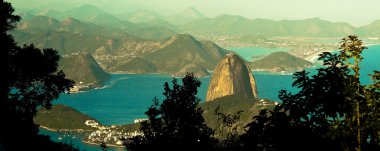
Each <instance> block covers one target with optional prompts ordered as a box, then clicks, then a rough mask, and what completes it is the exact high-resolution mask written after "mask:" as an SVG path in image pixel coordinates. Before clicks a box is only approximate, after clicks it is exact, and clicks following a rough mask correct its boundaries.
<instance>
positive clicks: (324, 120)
mask: <svg viewBox="0 0 380 151" xmlns="http://www.w3.org/2000/svg"><path fill="white" fill-rule="evenodd" d="M365 49H366V47H364V46H362V41H361V40H359V39H358V38H357V37H356V36H348V37H346V38H343V39H342V41H341V47H340V50H341V51H340V52H339V53H338V54H332V53H329V52H324V53H322V54H321V55H320V58H319V60H322V61H323V65H324V67H322V68H319V69H317V71H318V72H317V74H316V75H312V76H309V73H308V72H306V71H301V72H297V73H295V74H294V79H296V80H295V81H294V83H293V86H294V87H297V88H298V89H299V92H297V93H296V94H291V93H288V92H287V91H285V90H282V91H280V94H279V98H280V99H281V100H282V102H283V103H282V104H281V105H279V106H277V107H276V108H275V109H274V110H273V111H270V112H269V113H268V112H266V113H262V114H260V115H259V116H257V117H255V119H254V121H253V122H252V123H251V124H250V125H249V126H248V127H249V130H248V132H247V134H246V135H245V136H244V137H245V138H252V139H251V140H255V138H256V139H257V138H259V139H258V140H255V142H252V141H250V140H249V139H243V140H245V141H243V142H242V143H243V144H244V145H246V146H249V145H250V143H251V144H252V143H253V144H256V145H254V146H253V147H254V148H256V149H257V147H263V146H264V147H263V148H261V149H257V150H268V149H269V150H271V149H270V148H273V147H276V148H277V149H275V150H279V149H281V150H357V151H360V150H362V149H363V150H379V149H380V144H379V143H380V142H379V132H380V130H379V129H380V122H379V116H380V115H379V107H380V106H379V104H380V95H379V91H380V89H379V88H380V87H379V80H380V79H379V77H380V74H379V72H377V71H375V73H374V75H372V78H373V80H374V84H371V85H368V86H366V85H362V84H361V83H360V79H359V73H360V68H359V64H360V62H361V60H362V59H363V58H362V56H361V53H362V51H363V50H365ZM267 114H270V116H267ZM279 115H280V116H279ZM275 129H282V130H281V131H274V132H275V133H273V131H272V130H275ZM305 134H306V135H305ZM295 136H296V137H295ZM277 138H282V139H281V140H277ZM299 138H302V139H303V140H308V142H303V140H302V139H301V140H300V139H299ZM262 140H264V142H262ZM284 141H287V142H288V143H287V145H285V146H283V145H282V144H281V142H284ZM310 142H311V143H310ZM299 144H307V145H306V146H308V148H302V147H300V145H299ZM302 146H303V145H302ZM324 147H325V148H324Z"/></svg>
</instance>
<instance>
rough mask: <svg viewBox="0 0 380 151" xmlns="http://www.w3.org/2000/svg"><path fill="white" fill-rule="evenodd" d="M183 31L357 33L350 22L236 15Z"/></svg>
mask: <svg viewBox="0 0 380 151" xmlns="http://www.w3.org/2000/svg"><path fill="white" fill-rule="evenodd" d="M181 28H182V29H183V30H184V31H188V32H190V33H197V34H201V33H202V34H218V35H246V34H253V35H263V36H312V37H325V36H333V37H336V36H338V37H342V36H346V35H348V34H352V33H354V32H355V27H353V26H351V25H349V24H347V23H332V22H329V21H325V20H321V19H319V18H311V19H305V20H282V21H273V20H268V19H254V20H251V19H247V18H244V17H241V16H233V15H221V16H218V17H215V18H211V19H209V18H205V19H198V20H195V21H191V22H189V23H187V24H185V25H183V26H181Z"/></svg>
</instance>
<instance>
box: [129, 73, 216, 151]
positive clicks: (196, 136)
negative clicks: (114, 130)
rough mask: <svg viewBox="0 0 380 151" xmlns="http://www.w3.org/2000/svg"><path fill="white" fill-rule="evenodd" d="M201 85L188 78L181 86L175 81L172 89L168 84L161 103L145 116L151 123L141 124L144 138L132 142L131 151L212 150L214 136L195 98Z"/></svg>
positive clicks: (154, 104)
mask: <svg viewBox="0 0 380 151" xmlns="http://www.w3.org/2000/svg"><path fill="white" fill-rule="evenodd" d="M200 85H201V83H200V81H199V80H197V79H196V78H195V77H194V74H189V73H188V74H187V75H186V76H185V77H184V78H183V79H182V85H179V84H178V83H177V80H176V79H173V81H172V87H170V86H169V84H168V83H167V82H166V83H165V84H164V90H165V92H164V93H163V94H164V96H165V99H164V100H163V101H162V103H160V102H159V100H158V99H157V98H154V99H153V105H152V106H151V107H150V108H149V109H148V111H146V112H145V114H146V115H147V116H148V117H149V120H148V121H145V122H142V123H141V131H142V133H143V135H142V136H139V137H135V138H132V139H129V140H128V142H127V145H126V147H127V149H128V150H207V149H211V148H212V146H213V140H212V138H211V135H212V133H213V131H212V130H211V129H210V128H208V127H207V126H206V124H205V121H204V119H203V116H202V112H203V110H202V109H201V108H200V106H199V102H200V100H199V98H197V97H196V94H197V92H198V90H197V89H198V87H199V86H200Z"/></svg>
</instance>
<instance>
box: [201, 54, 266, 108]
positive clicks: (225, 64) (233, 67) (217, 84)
mask: <svg viewBox="0 0 380 151" xmlns="http://www.w3.org/2000/svg"><path fill="white" fill-rule="evenodd" d="M231 95H232V96H236V97H242V98H247V100H251V101H256V100H257V99H258V98H259V96H258V93H257V88H256V81H255V78H254V77H253V75H252V72H251V69H249V67H248V65H247V64H246V62H245V61H244V60H243V59H242V58H240V57H239V56H238V55H236V54H234V53H232V52H231V53H229V54H227V55H226V56H225V57H224V58H223V59H222V60H221V61H220V62H219V63H218V65H217V66H216V68H215V70H214V73H213V75H212V77H211V81H210V84H209V86H208V90H207V96H206V102H209V101H214V100H215V99H217V98H221V97H224V96H231Z"/></svg>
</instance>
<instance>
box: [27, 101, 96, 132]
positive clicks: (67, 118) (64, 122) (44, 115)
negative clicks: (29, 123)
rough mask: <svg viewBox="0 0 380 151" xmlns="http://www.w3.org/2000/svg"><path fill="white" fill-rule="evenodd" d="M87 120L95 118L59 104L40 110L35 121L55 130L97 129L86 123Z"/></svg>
mask: <svg viewBox="0 0 380 151" xmlns="http://www.w3.org/2000/svg"><path fill="white" fill-rule="evenodd" d="M86 120H94V119H93V118H91V117H90V116H88V115H85V114H83V113H81V112H79V111H77V110H75V109H73V108H71V107H68V106H65V105H62V104H57V105H53V106H52V108H51V109H50V110H47V109H44V108H43V109H41V110H38V112H37V115H36V116H35V117H34V122H35V123H36V124H38V125H41V126H44V127H48V128H49V129H54V130H58V131H59V130H80V129H81V130H96V128H93V127H91V126H87V125H85V122H86Z"/></svg>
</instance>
